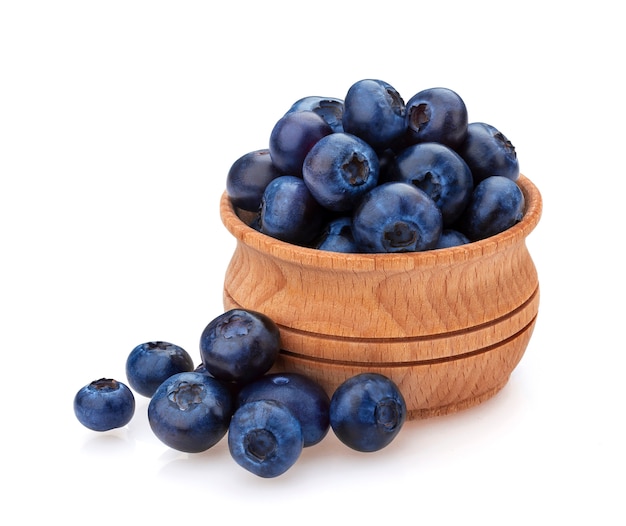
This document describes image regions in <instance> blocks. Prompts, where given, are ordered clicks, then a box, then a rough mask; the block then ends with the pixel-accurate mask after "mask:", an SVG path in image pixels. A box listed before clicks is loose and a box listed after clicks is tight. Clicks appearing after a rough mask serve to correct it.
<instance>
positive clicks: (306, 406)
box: [238, 372, 330, 447]
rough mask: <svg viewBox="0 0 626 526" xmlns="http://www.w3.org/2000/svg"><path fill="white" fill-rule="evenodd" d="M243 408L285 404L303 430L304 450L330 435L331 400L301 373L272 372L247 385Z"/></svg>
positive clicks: (241, 403)
mask: <svg viewBox="0 0 626 526" xmlns="http://www.w3.org/2000/svg"><path fill="white" fill-rule="evenodd" d="M238 400H239V405H244V404H246V403H248V402H252V401H255V400H274V401H277V402H281V403H283V404H284V405H285V406H286V407H287V409H289V410H290V411H291V413H292V414H293V415H294V416H295V417H296V418H297V419H298V421H299V422H300V426H301V427H302V436H303V439H304V447H309V446H313V445H315V444H317V443H318V442H320V441H321V440H322V439H323V438H324V437H325V436H326V433H327V432H328V429H329V425H330V421H329V409H330V398H329V397H328V395H327V394H326V391H324V389H323V388H322V387H321V386H320V385H319V384H318V383H317V382H316V381H315V380H313V379H312V378H309V377H308V376H304V375H302V374H299V373H289V372H285V373H272V374H267V375H265V376H263V377H261V378H259V379H258V380H255V381H254V382H252V383H250V384H248V385H246V386H244V387H243V388H242V389H241V391H240V392H239V397H238Z"/></svg>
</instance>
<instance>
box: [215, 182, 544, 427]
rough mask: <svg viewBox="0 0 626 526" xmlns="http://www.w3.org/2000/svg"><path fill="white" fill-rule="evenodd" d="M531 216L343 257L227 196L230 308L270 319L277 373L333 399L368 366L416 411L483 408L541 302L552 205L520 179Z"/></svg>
mask: <svg viewBox="0 0 626 526" xmlns="http://www.w3.org/2000/svg"><path fill="white" fill-rule="evenodd" d="M518 183H519V185H520V187H521V188H522V191H523V193H524V197H525V201H526V212H525V215H524V218H523V220H522V221H521V222H520V223H518V224H517V225H515V226H514V227H512V228H510V229H509V230H507V231H506V232H502V233H501V234H498V235H496V236H493V237H491V238H489V239H485V240H482V241H478V242H475V243H470V244H468V245H463V246H460V247H454V248H448V249H442V250H433V251H428V252H416V253H405V254H339V253H333V252H324V251H319V250H314V249H309V248H303V247H298V246H295V245H291V244H288V243H284V242H282V241H279V240H277V239H274V238H271V237H269V236H266V235H263V234H261V233H259V232H257V231H255V230H254V229H252V228H251V227H249V226H248V225H247V224H246V223H245V222H244V221H243V220H242V219H240V217H239V216H238V215H237V211H236V210H234V209H233V207H232V205H231V203H230V201H229V199H228V196H227V195H226V194H225V193H224V195H223V196H222V200H221V204H220V213H221V217H222V221H223V223H224V225H225V226H226V228H227V229H228V230H229V231H230V233H231V234H232V235H233V236H234V237H235V239H236V240H237V244H236V248H235V251H234V253H233V256H232V259H231V262H230V264H229V266H228V269H227V271H226V276H225V280H224V307H225V308H226V309H230V308H238V307H242V308H247V309H253V310H257V311H260V312H263V313H265V314H267V315H268V316H270V317H271V318H272V319H273V320H274V321H275V322H276V323H277V324H278V326H279V327H280V330H281V344H282V347H283V351H282V352H281V355H280V358H279V360H278V362H277V364H276V367H275V369H276V370H289V371H297V372H303V373H305V374H308V375H310V376H312V377H314V378H315V379H316V380H317V381H319V382H320V383H321V384H322V385H323V386H324V388H325V389H326V390H327V392H328V393H329V395H332V392H334V390H335V388H336V387H337V386H338V385H339V384H340V383H341V382H342V381H344V380H345V379H346V378H348V377H350V376H352V375H354V374H356V373H358V372H363V371H376V372H380V373H382V374H385V375H387V376H389V377H390V378H391V379H392V380H394V381H395V382H396V383H397V384H398V386H399V387H400V389H401V391H402V394H403V395H404V397H405V399H406V401H407V409H408V412H409V418H424V417H428V416H434V415H439V414H445V413H450V412H454V411H458V410H460V409H463V408H466V407H470V406H472V405H476V404H477V403H480V402H482V401H483V400H486V399H487V398H489V397H491V396H493V395H494V394H495V393H496V392H498V391H499V390H500V389H501V388H502V387H503V386H504V385H505V384H506V383H507V381H508V378H509V376H510V374H511V372H512V371H513V369H514V368H515V367H516V365H517V364H518V362H519V360H520V359H521V357H522V355H523V354H524V351H525V349H526V347H527V345H528V342H529V340H530V337H531V334H532V330H533V327H534V324H535V320H536V317H537V313H538V309H539V282H538V276H537V271H536V269H535V266H534V263H533V261H532V259H531V257H530V254H529V252H528V250H527V247H526V243H525V240H526V237H527V236H528V235H529V234H530V232H531V231H532V230H533V229H534V228H535V227H536V225H537V224H538V222H539V219H540V216H541V210H542V200H541V195H540V193H539V191H538V189H537V188H536V187H535V186H534V185H533V184H532V182H531V181H530V180H529V179H528V178H526V177H524V176H523V175H521V176H520V178H519V181H518Z"/></svg>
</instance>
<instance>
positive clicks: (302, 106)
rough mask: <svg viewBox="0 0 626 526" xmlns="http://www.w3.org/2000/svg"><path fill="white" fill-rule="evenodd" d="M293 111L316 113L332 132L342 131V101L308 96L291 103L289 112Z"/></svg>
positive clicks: (333, 98) (334, 98)
mask: <svg viewBox="0 0 626 526" xmlns="http://www.w3.org/2000/svg"><path fill="white" fill-rule="evenodd" d="M294 111H312V112H314V113H317V114H318V115H319V116H320V117H322V119H324V120H325V121H326V122H327V123H328V125H329V126H330V127H331V129H332V130H333V132H341V131H343V124H342V119H343V100H342V99H338V98H336V97H320V96H317V95H310V96H308V97H303V98H301V99H299V100H297V101H296V102H294V103H293V105H292V106H291V108H289V111H288V112H287V113H290V112H294Z"/></svg>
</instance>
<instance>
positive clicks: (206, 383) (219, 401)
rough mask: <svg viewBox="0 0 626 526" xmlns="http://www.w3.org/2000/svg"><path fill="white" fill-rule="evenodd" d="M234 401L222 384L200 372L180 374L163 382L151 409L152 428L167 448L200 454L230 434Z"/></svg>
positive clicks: (150, 421)
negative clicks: (228, 432) (229, 428)
mask: <svg viewBox="0 0 626 526" xmlns="http://www.w3.org/2000/svg"><path fill="white" fill-rule="evenodd" d="M232 413H233V400H232V397H231V393H230V391H229V390H228V388H227V387H226V386H225V385H223V384H222V382H220V381H219V380H217V379H215V378H212V377H211V376H209V375H207V374H203V373H201V372H196V371H192V372H187V373H178V374H175V375H174V376H171V377H170V378H168V379H167V380H166V381H165V382H163V383H162V384H161V385H160V386H159V388H158V389H157V391H156V393H154V396H153V397H152V399H151V400H150V404H149V405H148V422H149V423H150V428H151V429H152V431H153V432H154V434H155V435H156V437H157V438H158V439H159V440H161V442H163V443H164V444H166V445H167V446H169V447H171V448H172V449H176V450H178V451H184V452H186V453H199V452H201V451H205V450H207V449H209V448H210V447H212V446H214V445H215V444H217V443H218V442H219V441H220V440H221V439H222V437H224V435H225V434H226V432H227V431H228V425H229V423H230V418H231V416H232Z"/></svg>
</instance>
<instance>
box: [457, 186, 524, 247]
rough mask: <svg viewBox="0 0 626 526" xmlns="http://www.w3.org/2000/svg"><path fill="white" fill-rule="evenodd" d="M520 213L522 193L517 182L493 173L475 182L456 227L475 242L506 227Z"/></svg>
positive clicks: (522, 208)
mask: <svg viewBox="0 0 626 526" xmlns="http://www.w3.org/2000/svg"><path fill="white" fill-rule="evenodd" d="M523 215H524V194H523V193H522V191H521V189H520V188H519V186H518V185H517V183H516V182H515V181H513V180H511V179H509V178H508V177H503V176H500V175H493V176H491V177H487V178H486V179H483V180H482V181H481V182H480V183H478V185H477V186H476V188H475V189H474V192H473V193H472V197H471V199H470V202H469V204H468V205H467V208H466V209H465V211H464V212H463V215H462V216H461V218H460V219H459V221H458V222H457V225H456V228H457V229H458V230H460V231H461V232H462V233H463V234H465V235H466V236H467V237H468V238H469V239H470V240H471V241H477V240H479V239H484V238H487V237H491V236H494V235H496V234H499V233H500V232H503V231H505V230H507V229H508V228H510V227H512V226H513V225H514V224H515V223H517V222H518V221H520V220H521V219H522V217H523Z"/></svg>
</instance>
